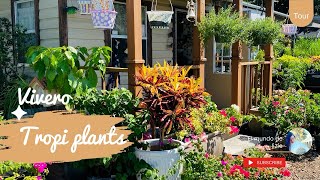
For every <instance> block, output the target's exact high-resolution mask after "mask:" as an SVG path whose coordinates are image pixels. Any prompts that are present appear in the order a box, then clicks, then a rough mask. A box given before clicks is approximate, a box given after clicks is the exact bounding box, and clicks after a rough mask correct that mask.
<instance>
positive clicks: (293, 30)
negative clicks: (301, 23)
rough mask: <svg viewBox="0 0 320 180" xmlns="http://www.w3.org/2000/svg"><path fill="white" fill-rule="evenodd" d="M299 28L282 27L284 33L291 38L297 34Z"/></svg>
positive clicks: (291, 26)
mask: <svg viewBox="0 0 320 180" xmlns="http://www.w3.org/2000/svg"><path fill="white" fill-rule="evenodd" d="M297 30H298V27H297V26H296V25H294V24H284V25H282V33H283V34H285V35H287V36H291V35H295V34H296V33H297Z"/></svg>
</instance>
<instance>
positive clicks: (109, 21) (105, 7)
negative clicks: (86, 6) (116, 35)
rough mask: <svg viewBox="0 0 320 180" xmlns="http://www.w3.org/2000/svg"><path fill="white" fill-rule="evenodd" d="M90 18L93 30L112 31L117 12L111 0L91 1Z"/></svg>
mask: <svg viewBox="0 0 320 180" xmlns="http://www.w3.org/2000/svg"><path fill="white" fill-rule="evenodd" d="M91 4H92V9H91V18H92V23H93V26H94V28H97V29H113V27H114V24H115V21H116V17H117V12H116V11H115V10H114V5H113V0H91Z"/></svg>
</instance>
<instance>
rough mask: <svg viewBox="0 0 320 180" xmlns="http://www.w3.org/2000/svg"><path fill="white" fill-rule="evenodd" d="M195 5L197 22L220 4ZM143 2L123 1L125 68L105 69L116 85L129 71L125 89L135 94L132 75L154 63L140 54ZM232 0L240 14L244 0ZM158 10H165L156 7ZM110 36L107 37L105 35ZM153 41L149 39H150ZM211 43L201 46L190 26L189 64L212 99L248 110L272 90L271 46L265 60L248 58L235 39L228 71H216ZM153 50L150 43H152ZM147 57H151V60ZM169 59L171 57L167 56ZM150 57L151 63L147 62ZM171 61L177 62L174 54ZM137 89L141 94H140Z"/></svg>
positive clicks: (177, 3)
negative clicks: (125, 47)
mask: <svg viewBox="0 0 320 180" xmlns="http://www.w3.org/2000/svg"><path fill="white" fill-rule="evenodd" d="M197 2H198V4H199V5H198V6H197V21H198V22H200V21H201V19H202V17H203V16H204V15H205V13H206V9H207V10H208V9H209V8H219V6H217V4H212V3H211V1H210V2H209V1H205V0H198V1H197ZM145 3H146V2H145V1H143V2H141V0H138V1H135V3H133V1H130V0H127V1H126V11H127V13H126V18H127V22H128V23H127V31H128V32H131V33H128V34H127V48H128V52H127V53H128V60H127V61H126V64H127V68H113V67H109V68H108V69H107V71H108V72H109V73H114V77H116V78H115V82H116V83H115V87H119V83H118V82H119V80H118V79H117V78H118V77H119V76H118V74H119V73H122V72H127V73H128V89H129V90H130V91H131V92H132V93H133V94H134V95H135V96H139V95H141V93H140V90H141V89H139V87H138V86H136V82H135V75H137V74H138V70H139V68H140V67H141V66H142V65H143V64H147V65H150V64H152V65H154V63H155V61H153V57H152V55H151V56H147V59H145V58H143V57H144V56H143V38H142V37H141V33H143V29H142V27H141V21H142V19H141V8H142V5H143V4H145ZM172 4H173V6H174V7H182V6H183V5H184V4H185V5H186V3H185V2H182V1H179V0H176V1H175V0H173V1H172ZM233 4H235V10H236V11H239V12H240V14H241V15H243V2H242V0H235V1H233ZM273 4H274V1H273V0H268V1H266V16H268V17H274V8H273ZM158 5H160V6H159V7H167V6H168V7H169V6H170V3H169V1H166V0H161V1H159V2H158ZM157 10H167V9H165V8H164V9H161V8H158V9H157ZM147 28H148V30H147V31H148V33H150V34H152V31H161V30H154V29H150V27H149V25H147ZM111 33H112V32H110V31H109V30H107V31H105V34H106V35H107V38H106V39H107V40H108V41H107V42H106V44H109V45H111V44H112V42H111ZM108 37H109V38H108ZM151 42H152V41H151ZM213 46H214V41H211V42H210V43H209V44H207V46H206V47H204V46H203V45H202V44H201V41H200V38H199V32H198V30H197V26H193V31H192V64H193V68H192V69H193V71H192V72H193V75H194V76H196V77H199V78H201V79H202V80H204V81H202V84H201V86H202V87H204V88H206V90H207V91H208V92H209V93H210V94H212V95H213V98H214V101H215V102H217V104H218V105H220V106H221V107H223V106H229V105H231V104H236V105H238V106H239V107H240V108H241V110H242V112H243V113H245V114H247V113H249V112H250V109H252V108H254V107H256V106H257V105H258V104H259V101H260V100H261V97H262V95H270V94H271V92H272V71H271V69H272V59H273V49H272V45H265V46H264V51H265V57H264V58H265V61H264V62H250V60H249V57H248V55H247V52H246V50H245V48H246V46H245V45H243V44H241V43H240V42H237V43H235V44H233V45H232V53H231V54H232V57H231V61H230V64H231V67H230V71H231V72H230V73H229V74H216V73H214V72H213V69H214V68H215V67H214V63H215V62H214V61H215V60H219V56H215V54H214V52H213V51H211V50H212V48H213ZM149 52H151V54H152V47H151V51H149ZM150 58H151V59H152V60H150ZM215 58H216V59H215ZM167 60H169V61H171V60H170V59H167ZM146 61H151V63H146ZM172 64H174V65H175V64H178V65H181V64H179V62H177V61H175V60H174V58H173V63H172ZM101 87H102V88H103V89H105V88H106V87H107V82H106V80H105V81H102V82H101ZM139 93H140V94H139ZM219 102H223V103H219Z"/></svg>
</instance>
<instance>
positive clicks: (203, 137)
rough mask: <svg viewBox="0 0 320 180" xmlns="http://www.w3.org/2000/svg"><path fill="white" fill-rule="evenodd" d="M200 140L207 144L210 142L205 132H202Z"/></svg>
mask: <svg viewBox="0 0 320 180" xmlns="http://www.w3.org/2000/svg"><path fill="white" fill-rule="evenodd" d="M200 139H202V142H207V141H208V139H207V135H206V133H205V132H202V133H201V134H200Z"/></svg>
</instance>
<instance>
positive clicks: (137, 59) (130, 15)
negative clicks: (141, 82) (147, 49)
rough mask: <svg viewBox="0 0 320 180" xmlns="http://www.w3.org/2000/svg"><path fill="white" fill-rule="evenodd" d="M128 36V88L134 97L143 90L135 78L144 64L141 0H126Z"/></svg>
mask: <svg viewBox="0 0 320 180" xmlns="http://www.w3.org/2000/svg"><path fill="white" fill-rule="evenodd" d="M126 6H127V7H126V9H127V34H128V60H127V61H126V63H128V86H129V90H130V91H131V92H132V94H133V96H134V97H137V96H138V95H139V93H140V90H141V88H140V87H138V86H137V85H136V84H137V83H136V78H135V76H136V75H137V74H138V71H139V68H141V67H142V65H143V64H144V60H143V58H142V36H141V34H142V29H141V28H142V27H141V0H126ZM140 95H141V93H140Z"/></svg>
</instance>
